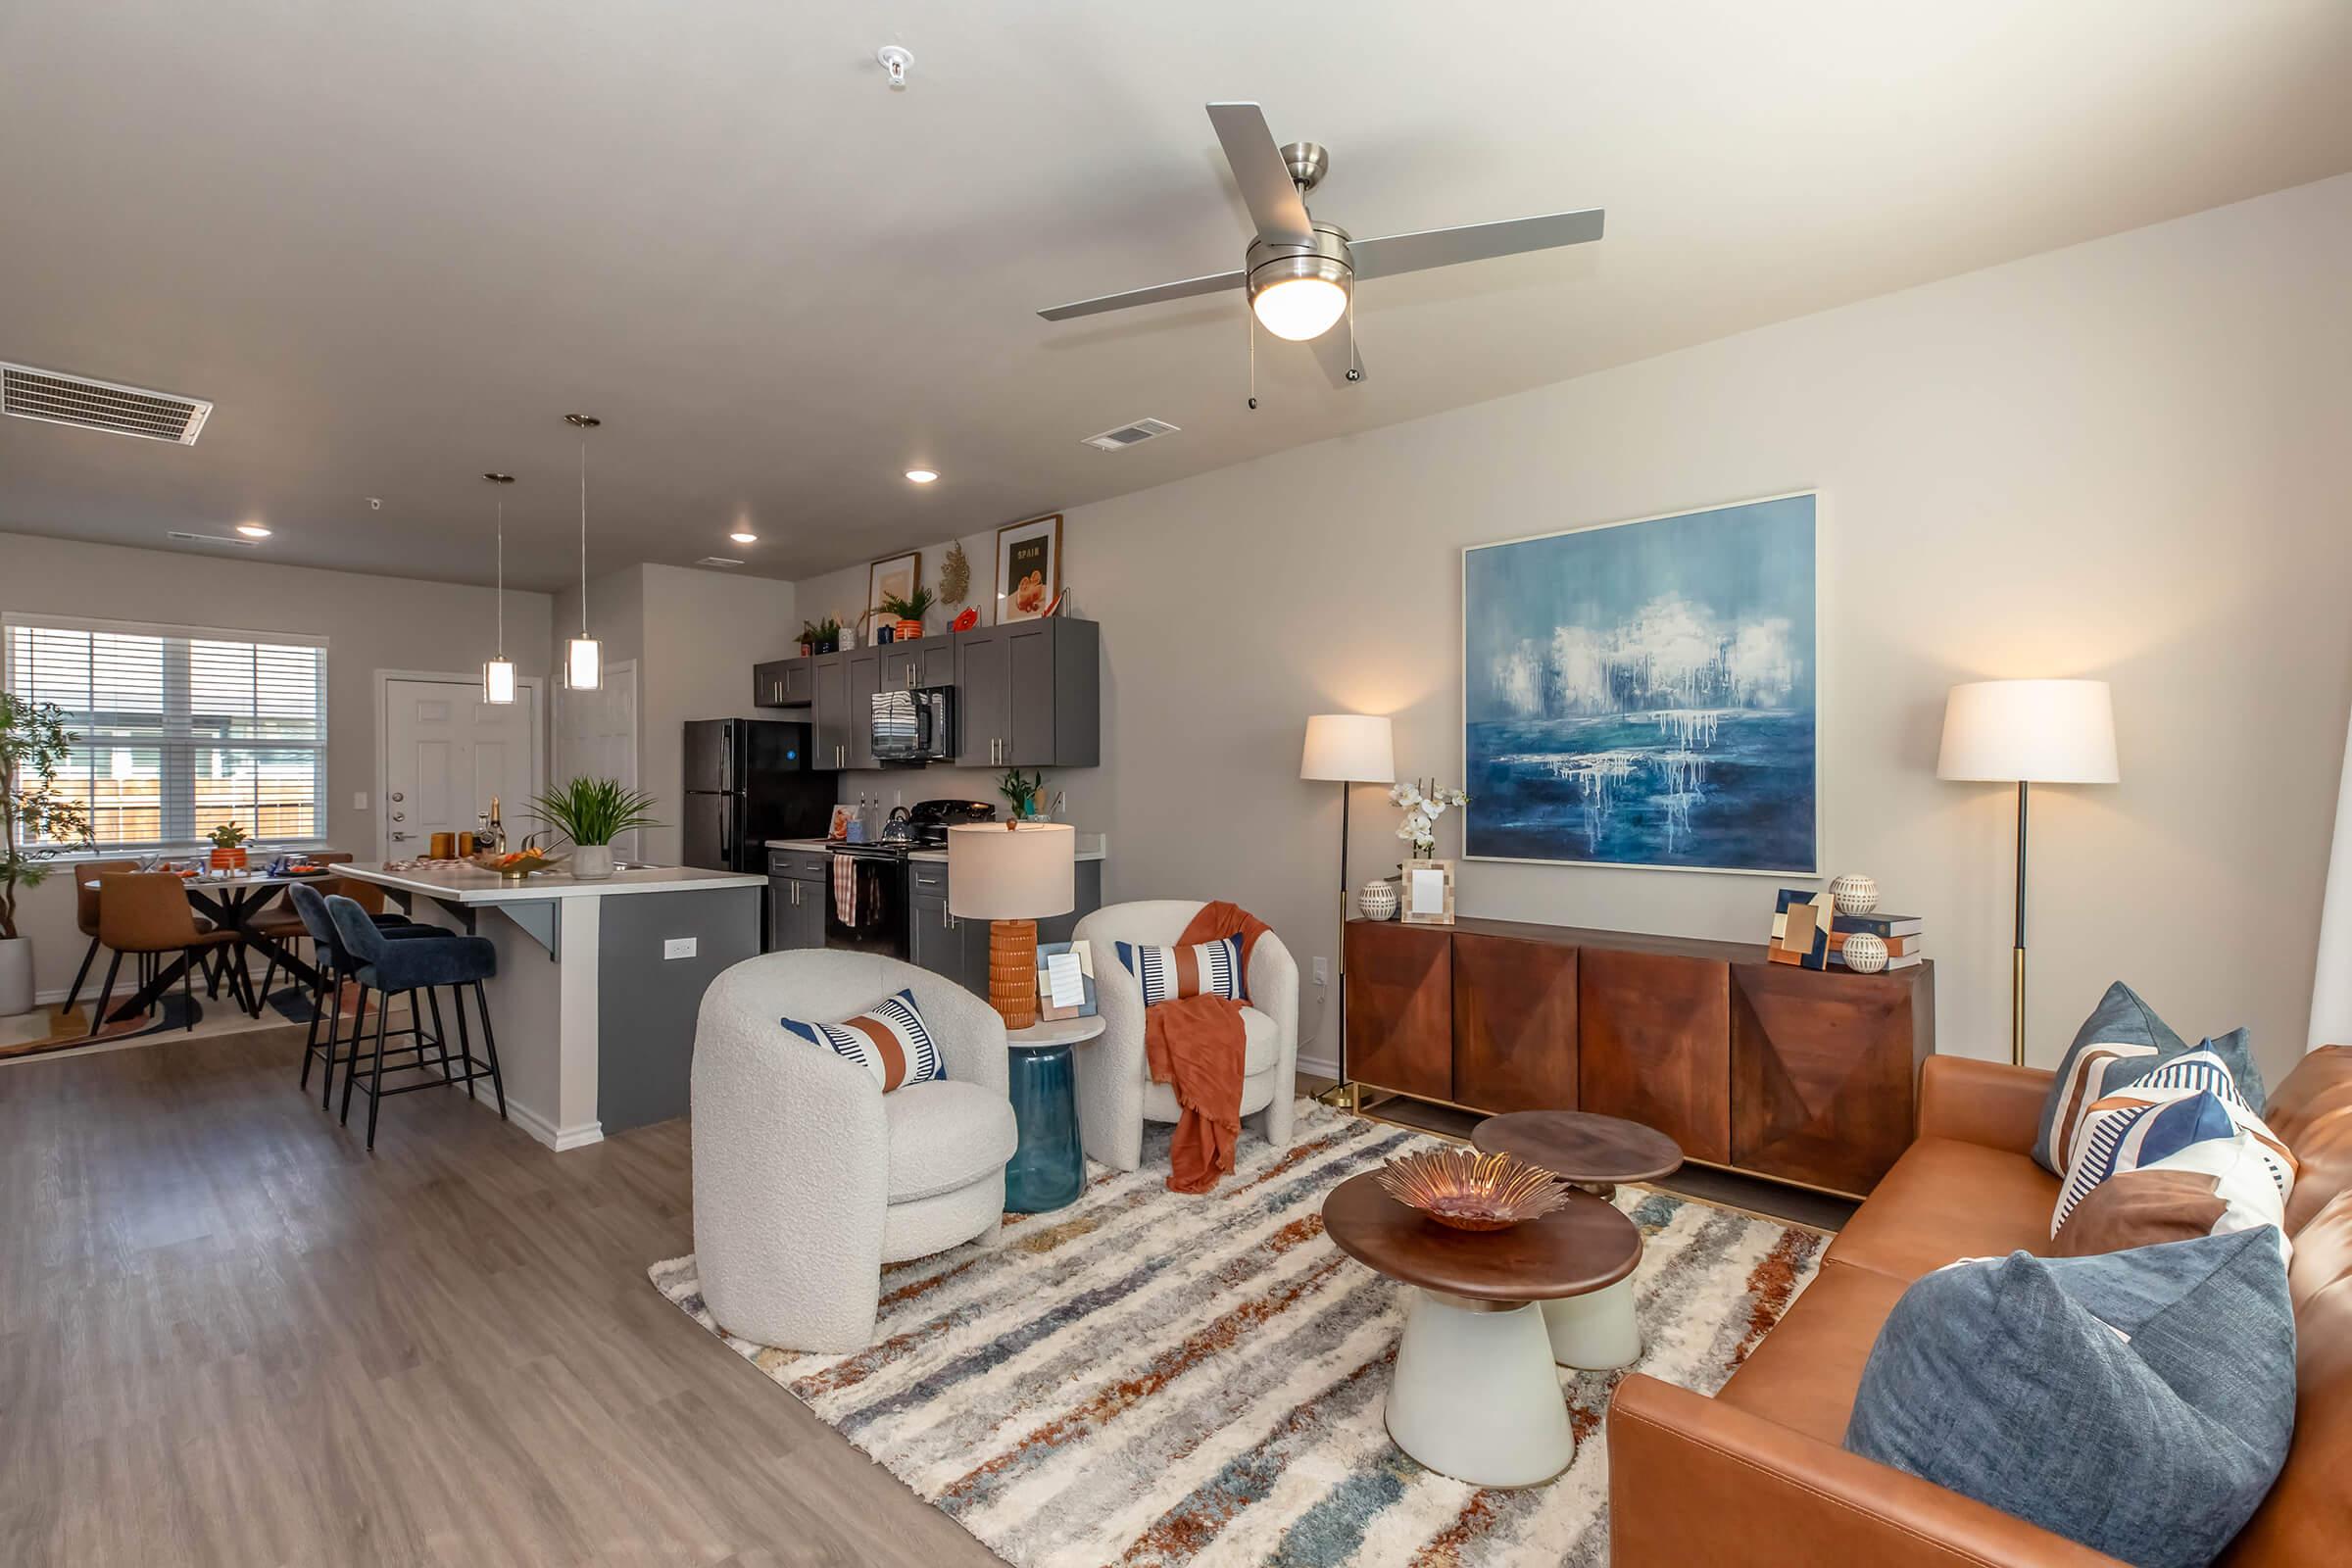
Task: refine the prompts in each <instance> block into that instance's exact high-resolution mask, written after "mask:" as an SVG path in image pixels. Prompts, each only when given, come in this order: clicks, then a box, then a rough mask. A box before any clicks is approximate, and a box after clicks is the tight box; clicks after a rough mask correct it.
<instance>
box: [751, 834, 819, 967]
mask: <svg viewBox="0 0 2352 1568" xmlns="http://www.w3.org/2000/svg"><path fill="white" fill-rule="evenodd" d="M831 864H832V858H831V857H830V856H828V855H827V854H826V853H825V852H824V851H822V850H770V851H768V852H767V946H766V951H767V952H769V953H797V952H801V951H804V950H806V949H809V948H821V947H823V946H824V945H825V894H826V891H827V882H828V878H827V875H826V873H827V871H828V869H829V868H830V866H831Z"/></svg>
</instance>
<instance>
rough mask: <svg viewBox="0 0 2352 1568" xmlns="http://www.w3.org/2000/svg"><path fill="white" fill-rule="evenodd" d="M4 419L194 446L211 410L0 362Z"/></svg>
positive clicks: (173, 398) (166, 394)
mask: <svg viewBox="0 0 2352 1568" xmlns="http://www.w3.org/2000/svg"><path fill="white" fill-rule="evenodd" d="M0 414H13V415H15V416H17V417H19V418H22V419H40V420H42V421H44V422H46V423H49V424H72V425H78V426H80V427H81V428H82V429H84V430H112V431H114V432H115V433H116V434H117V435H141V436H145V437H146V438H147V439H148V440H150V441H176V442H178V443H179V444H180V445H181V446H183V447H192V446H194V445H195V444H196V437H197V436H198V435H200V434H202V433H203V431H204V421H205V420H207V419H209V418H211V417H212V414H213V406H212V405H211V404H210V403H204V402H200V401H198V400H197V399H195V398H183V397H179V396H176V395H175V394H173V393H170V392H153V391H150V390H148V389H147V388H145V387H138V386H120V385H118V384H116V383H115V382H113V381H93V380H91V379H90V378H89V377H88V376H86V375H66V374H63V373H61V372H60V371H57V370H37V369H34V368H32V367H31V366H29V365H10V364H7V363H6V362H0Z"/></svg>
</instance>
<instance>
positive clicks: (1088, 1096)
mask: <svg viewBox="0 0 2352 1568" xmlns="http://www.w3.org/2000/svg"><path fill="white" fill-rule="evenodd" d="M1200 912H1201V905H1200V903H1199V902H1198V901H1195V900H1188V899H1148V900H1145V901H1143V902H1141V903H1136V904H1112V905H1106V906H1104V907H1103V908H1100V909H1097V910H1096V911H1095V912H1094V913H1092V914H1090V915H1088V916H1087V917H1086V918H1085V919H1083V920H1081V921H1079V922H1078V928H1077V930H1076V931H1074V932H1073V933H1072V937H1073V939H1074V940H1079V941H1085V942H1091V943H1092V944H1093V945H1094V959H1095V995H1096V998H1097V1005H1098V1006H1099V1007H1100V1009H1101V1011H1102V1014H1103V1033H1102V1035H1101V1037H1100V1038H1098V1039H1095V1040H1092V1041H1089V1042H1088V1043H1086V1044H1085V1045H1082V1046H1079V1047H1078V1048H1077V1057H1078V1133H1079V1138H1080V1141H1081V1142H1083V1143H1084V1144H1085V1146H1086V1152H1087V1153H1088V1154H1090V1155H1092V1156H1093V1157H1094V1158H1096V1159H1099V1160H1101V1161H1102V1162H1103V1164H1105V1165H1108V1166H1110V1167H1111V1168H1113V1169H1114V1170H1134V1169H1135V1168H1136V1167H1137V1166H1139V1165H1141V1164H1142V1163H1143V1162H1144V1123H1145V1122H1146V1121H1147V1120H1149V1121H1161V1122H1172V1121H1174V1120H1176V1118H1177V1115H1178V1111H1179V1107H1178V1105H1177V1103H1176V1091H1175V1089H1174V1087H1173V1086H1171V1085H1168V1084H1157V1083H1153V1082H1152V1066H1151V1063H1150V1062H1149V1061H1147V1060H1146V1059H1145V1056H1144V992H1143V987H1142V986H1140V985H1139V984H1138V983H1137V982H1136V978H1135V976H1133V975H1131V974H1129V973H1128V972H1127V971H1126V969H1125V968H1124V967H1123V966H1121V964H1120V963H1119V956H1118V950H1117V948H1116V946H1115V944H1117V943H1120V942H1130V943H1150V944H1153V945H1156V946H1159V947H1172V946H1174V945H1175V942H1176V939H1177V938H1178V937H1179V936H1181V935H1183V934H1184V928H1185V926H1186V925H1187V924H1188V923H1190V922H1191V920H1192V918H1193V916H1194V915H1196V914H1198V913H1200ZM1248 979H1249V986H1250V1003H1249V1005H1247V1006H1246V1007H1244V1008H1243V1009H1242V1027H1243V1030H1244V1040H1245V1048H1244V1049H1245V1054H1244V1058H1243V1077H1242V1114H1243V1115H1244V1116H1250V1115H1254V1114H1256V1113H1258V1112H1260V1111H1262V1112H1264V1114H1265V1121H1264V1128H1265V1137H1266V1142H1267V1143H1269V1144H1272V1145H1274V1146H1275V1147H1276V1148H1278V1149H1279V1148H1281V1147H1283V1146H1284V1145H1286V1144H1288V1143H1289V1142H1290V1141H1291V1121H1292V1118H1293V1116H1295V1115H1296V1114H1297V1109H1298V1100H1297V1094H1298V1091H1297V1089H1296V1088H1295V1087H1294V1083H1293V1080H1294V1079H1295V1078H1296V1077H1297V1074H1298V1067H1299V965H1298V963H1297V962H1296V961H1295V960H1294V959H1293V958H1292V957H1291V950H1290V949H1288V948H1286V947H1284V946H1283V945H1282V939H1281V938H1280V937H1278V936H1276V935H1275V934H1274V933H1273V932H1271V931H1268V932H1266V933H1265V934H1264V935H1263V936H1261V937H1259V938H1258V939H1257V945H1256V946H1255V947H1253V948H1251V949H1250V968H1249V976H1248Z"/></svg>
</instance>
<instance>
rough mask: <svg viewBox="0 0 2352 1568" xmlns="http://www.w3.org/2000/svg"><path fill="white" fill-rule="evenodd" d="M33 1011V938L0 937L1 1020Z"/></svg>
mask: <svg viewBox="0 0 2352 1568" xmlns="http://www.w3.org/2000/svg"><path fill="white" fill-rule="evenodd" d="M31 1010H32V938H30V937H0V1018H13V1017H15V1016H16V1015H17V1014H18V1013H20V1012H30V1011H31Z"/></svg>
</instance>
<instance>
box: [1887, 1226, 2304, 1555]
mask: <svg viewBox="0 0 2352 1568" xmlns="http://www.w3.org/2000/svg"><path fill="white" fill-rule="evenodd" d="M2294 1423H2295V1323H2294V1314H2293V1311H2292V1309H2291V1308H2290V1306H2289V1304H2288V1299H2287V1294H2286V1267H2285V1265H2284V1263H2282V1262H2281V1261H2280V1260H2279V1255H2278V1234H2277V1233H2276V1232H2275V1231H2273V1230H2272V1229H2271V1228H2270V1227H2268V1226H2265V1227H2263V1228H2261V1229H2259V1230H2251V1231H2238V1232H2234V1233H2231V1234H2229V1235H2224V1236H2209V1237H2200V1238H2198V1239H2196V1240H2194V1241H2186V1242H2168V1243H2165V1244H2163V1245H2161V1246H2157V1247H2141V1248H2134V1249H2132V1250H2130V1251H2124V1252H2109V1253H2105V1254H2103V1255H2101V1256H2098V1257H2078V1258H2038V1257H2034V1256H2032V1255H2031V1254H2029V1253H2026V1252H2012V1253H2010V1254H2009V1256H2007V1257H2005V1258H1985V1259H1979V1260H1976V1261H1972V1262H1967V1263H1957V1264H1954V1265H1952V1266H1951V1267H1949V1268H1944V1269H1938V1270H1937V1271H1936V1272H1935V1273H1933V1274H1930V1275H1928V1276H1927V1277H1926V1278H1924V1279H1922V1280H1920V1281H1918V1282H1917V1283H1916V1284H1914V1285H1913V1286H1912V1287H1911V1288H1910V1289H1909V1290H1907V1291H1905V1292H1904V1293H1903V1298H1902V1299H1901V1300H1899V1301H1897V1302H1896V1303H1895V1306H1894V1311H1893V1312H1892V1313H1890V1314H1889V1315H1888V1316H1887V1322H1886V1325H1885V1326H1884V1327H1883V1328H1881V1329H1880V1330H1879V1339H1878V1343H1877V1344H1876V1345H1875V1346H1873V1347H1872V1348H1871V1352H1870V1360H1869V1362H1868V1364H1867V1365H1865V1366H1864V1367H1863V1370H1862V1385H1861V1388H1860V1389H1859V1390H1858V1391H1857V1392H1856V1393H1855V1396H1854V1413H1853V1417H1852V1420H1851V1422H1850V1423H1849V1424H1848V1425H1847V1427H1846V1430H1845V1446H1846V1447H1847V1449H1848V1450H1850V1451H1851V1452H1854V1453H1858V1454H1861V1455H1862V1456H1863V1457H1864V1458H1866V1459H1876V1460H1877V1461H1879V1462H1880V1463H1881V1464H1887V1465H1892V1466H1893V1467H1894V1468H1896V1469H1898V1470H1906V1471H1909V1472H1910V1473H1911V1474H1912V1475H1915V1476H1919V1477H1921V1478H1922V1479H1924V1480H1927V1481H1932V1482H1934V1483H1936V1485H1937V1486H1939V1487H1944V1488H1948V1489H1949V1490H1951V1491H1953V1492H1957V1493H1961V1494H1964V1495H1967V1496H1971V1497H1975V1498H1976V1499H1978V1500H1979V1501H1981V1502H1985V1503H1987V1504H1989V1505H1991V1506H1992V1507H1995V1508H1998V1509H2000V1510H2001V1511H2002V1512H2004V1513H2009V1514H2014V1515H2016V1516H2017V1517H2019V1518H2021V1519H2026V1520H2030V1521H2032V1522H2033V1523H2034V1524H2037V1525H2039V1526H2041V1528H2043V1529H2044V1530H2048V1531H2050V1532H2052V1533H2054V1534H2056V1535H2061V1536H2065V1537H2067V1538H2068V1539H2070V1540H2073V1541H2079V1542H2081V1543H2082V1544H2084V1545H2086V1546H2090V1547H2093V1548H2095V1549H2096V1550H2099V1551H2103V1552H2106V1553H2107V1554H2108V1555H2110V1556H2114V1557H2120V1558H2122V1559H2123V1560H2124V1561H2126V1562H2129V1563H2136V1564H2139V1565H2141V1568H2190V1565H2191V1564H2195V1565H2200V1568H2201V1565H2203V1564H2206V1563H2209V1562H2211V1561H2212V1560H2213V1558H2214V1557H2215V1556H2216V1555H2217V1554H2218V1553H2219V1552H2220V1551H2221V1549H2222V1548H2223V1547H2224V1546H2226V1545H2228V1544H2229V1539H2230V1538H2231V1537H2232V1536H2234V1535H2236V1534H2237V1532H2238V1530H2239V1528H2240V1527H2242V1526H2243V1525H2244V1524H2245V1522H2246V1521H2247V1520H2248V1519H2249V1518H2251V1517H2252V1516H2253V1513H2254V1510H2255V1508H2256V1507H2258V1506H2259V1505H2260V1504H2261V1502H2262V1499H2263V1497H2264V1495H2266V1494H2267V1493H2268V1492H2269V1491H2270V1489H2271V1483H2272V1482H2274V1481H2276V1480H2277V1479H2278V1470H2279V1467H2280V1466H2281V1465H2283V1464H2284V1463H2285V1462H2286V1446H2287V1440H2288V1439H2289V1438H2290V1437H2291V1436H2292V1435H2293V1432H2294Z"/></svg>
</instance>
